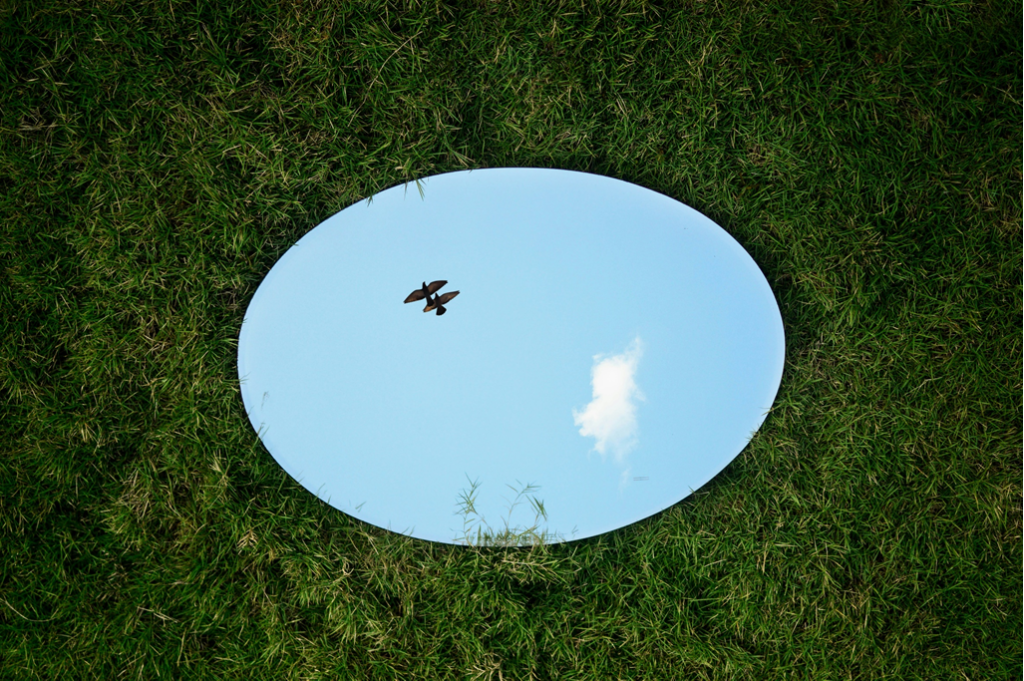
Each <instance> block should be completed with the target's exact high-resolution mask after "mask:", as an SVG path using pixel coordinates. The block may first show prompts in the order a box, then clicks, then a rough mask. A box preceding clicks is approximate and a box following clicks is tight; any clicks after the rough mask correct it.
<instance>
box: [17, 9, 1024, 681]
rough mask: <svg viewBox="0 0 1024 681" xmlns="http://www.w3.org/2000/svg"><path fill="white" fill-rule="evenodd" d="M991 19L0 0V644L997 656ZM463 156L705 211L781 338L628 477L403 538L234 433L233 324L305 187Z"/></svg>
mask: <svg viewBox="0 0 1024 681" xmlns="http://www.w3.org/2000/svg"><path fill="white" fill-rule="evenodd" d="M336 5H337V6H336ZM1021 25H1022V9H1021V3H1020V2H1019V1H1011V0H1007V1H1003V0H991V1H989V2H971V1H967V0H964V1H955V2H954V1H946V0H919V1H909V0H908V1H904V0H892V1H890V2H876V3H871V2H847V1H845V0H828V1H826V0H808V1H807V2H796V3H790V2H741V1H736V2H716V1H714V0H706V1H693V2H680V3H664V4H662V3H658V4H654V3H641V2H629V1H627V0H623V1H622V2H618V3H612V2H608V3H590V2H585V1H584V0H578V1H575V2H564V3H560V4H559V3H556V2H554V0H551V1H549V2H533V3H529V2H500V1H492V0H477V1H476V2H469V1H466V2H460V3H453V4H448V5H446V4H442V3H440V2H416V1H414V0H409V1H408V2H395V3H388V4H385V3H340V2H339V3H332V2H329V1H328V0H323V1H313V2H299V1H297V0H284V1H279V2H269V1H262V2H261V1H260V0H253V1H252V2H249V3H243V2H235V1H230V2H229V1H225V2H222V3H213V2H201V1H199V2H176V1H175V0H159V2H157V1H155V0H154V1H152V2H147V1H145V0H142V1H137V2H120V1H117V0H111V1H103V2H100V1H97V2H94V3H88V2H78V3H76V2H56V1H53V0H34V1H32V2H26V1H21V0H0V220H2V222H0V311H2V322H0V454H2V456H0V542H2V544H0V678H3V679H93V678H95V679H114V678H125V679H171V678H210V679H392V678H403V679H404V678H424V679H449V678H450V679H495V680H499V679H502V680H510V679H770V678H803V679H853V678H857V679H861V678H865V679H867V678H870V679H883V678H885V679H972V680H974V679H1020V678H1021V671H1022V669H1021V668H1022V643H1021V639H1022V608H1021V604H1022V598H1024V594H1022V578H1024V574H1022V536H1021V518H1022V511H1021V498H1022V497H1021V495H1022V488H1021V480H1022V447H1021V443H1022V432H1021V420H1022V383H1021V376H1022V362H1021V336H1022V299H1021V263H1022V255H1024V254H1022V240H1021V233H1022V231H1021V230H1022V222H1021V203H1022V199H1021V197H1022V182H1021V158H1022V134H1021V122H1022V114H1021V73H1022V49H1021ZM499 166H533V167H541V166H542V167H552V168H564V169H571V170H582V171H587V172H592V173H599V174H602V175H608V176H611V177H615V178H620V179H623V180H627V181H629V182H633V183H636V184H639V185H642V186H645V187H648V188H651V189H654V190H657V191H659V192H662V193H664V194H667V195H668V196H671V197H673V198H675V199H677V200H679V201H682V202H684V203H686V204H688V205H690V206H692V207H694V208H696V209H697V210H699V211H701V212H703V213H705V214H706V215H708V216H709V217H710V218H712V219H713V220H715V221H716V222H717V223H718V224H720V225H721V226H722V227H723V228H724V229H725V230H726V231H728V232H729V233H730V234H732V235H733V236H734V237H735V238H736V239H737V240H738V241H739V242H740V243H741V244H743V246H744V247H745V248H746V249H747V251H748V252H749V253H750V254H751V256H752V257H753V258H754V260H755V261H756V262H757V263H758V264H759V265H760V267H761V269H762V271H763V272H764V273H765V276H766V277H767V279H768V281H769V283H770V284H771V285H772V288H773V289H774V291H775V293H776V296H777V299H778V302H779V306H780V309H781V311H782V316H783V319H784V321H785V325H786V333H787V346H788V347H787V362H786V367H785V374H784V376H783V380H782V385H781V388H780V392H779V396H778V398H777V400H776V404H775V407H774V408H773V410H772V412H771V413H770V414H769V416H768V418H767V420H766V421H765V423H764V425H763V427H762V428H761V430H760V431H759V433H758V434H757V435H756V436H755V438H754V439H753V440H752V441H751V443H750V444H749V445H748V447H747V448H746V449H745V450H744V451H743V453H742V454H741V455H740V456H739V457H738V458H737V459H736V460H735V461H734V462H733V463H732V464H731V465H730V466H729V467H728V468H726V470H725V471H724V472H723V473H721V474H720V475H719V476H718V477H717V478H715V480H713V481H712V482H711V483H710V484H708V485H707V486H705V487H704V488H702V489H701V490H699V491H698V492H697V493H696V494H694V495H693V496H691V497H689V498H687V499H686V500H685V501H683V502H681V503H679V504H677V505H675V506H674V507H672V508H671V509H669V510H667V511H665V512H664V513H661V514H659V515H657V516H654V517H652V518H649V519H647V520H644V521H642V522H640V523H637V524H635V525H632V526H629V527H626V528H624V529H621V530H618V531H616V532H613V533H610V534H607V535H603V536H599V537H595V538H592V539H588V540H584V541H580V542H575V543H569V544H558V545H549V546H537V547H533V548H529V549H502V548H473V547H455V546H445V545H432V544H428V543H425V542H421V541H417V540H413V539H409V538H406V537H403V536H400V535H395V534H391V533H388V532H386V531H383V530H380V529H377V528H374V527H371V526H368V525H366V524H364V523H361V522H359V521H357V520H355V519H353V518H351V517H348V516H345V515H343V514H341V513H340V512H337V511H335V510H333V509H332V508H330V507H328V506H326V505H324V504H323V503H321V502H320V501H318V500H317V499H316V498H315V497H314V496H313V495H311V494H309V493H308V492H306V491H305V490H304V489H303V488H301V487H300V486H299V485H298V484H297V483H296V482H294V481H293V480H292V479H290V478H289V477H288V476H287V475H286V474H285V473H284V471H283V470H282V469H281V468H280V467H279V466H278V465H277V464H276V463H275V462H274V461H273V459H271V457H270V456H269V454H268V453H267V452H266V450H265V449H263V447H262V445H261V444H260V442H259V440H258V439H257V437H256V434H255V432H254V431H253V430H252V428H251V426H250V425H249V423H248V420H247V419H246V416H245V412H244V410H243V407H242V402H241V399H240V395H239V385H238V379H237V375H236V370H235V352H236V348H237V338H238V330H239V328H240V326H241V323H242V318H243V314H244V311H245V308H246V305H247V303H248V301H249V300H250V298H251V297H252V295H253V293H254V291H255V290H256V287H257V286H258V285H259V283H260V281H261V278H262V277H263V276H264V275H265V274H266V273H267V272H268V271H269V269H270V268H271V266H272V265H273V264H274V262H275V261H276V259H277V258H278V257H280V256H281V255H282V254H283V253H284V252H285V251H286V250H287V249H288V248H289V246H290V245H292V244H293V243H294V242H295V241H296V240H298V239H299V238H300V237H301V236H302V235H303V234H305V233H306V232H308V231H309V230H310V229H312V228H313V227H315V226H316V225H317V224H318V223H319V222H321V221H322V220H324V219H326V218H327V217H329V216H330V215H332V214H334V213H336V212H337V211H339V210H341V209H343V208H345V207H346V206H348V205H350V204H352V203H354V202H356V201H358V200H361V199H363V198H366V197H367V196H370V195H372V194H373V193H375V192H378V191H380V190H382V189H385V188H387V187H390V186H393V185H395V184H398V183H402V182H409V181H412V180H414V179H416V178H422V177H426V176H429V175H432V174H436V173H441V172H447V171H453V170H462V169H467V168H485V167H499Z"/></svg>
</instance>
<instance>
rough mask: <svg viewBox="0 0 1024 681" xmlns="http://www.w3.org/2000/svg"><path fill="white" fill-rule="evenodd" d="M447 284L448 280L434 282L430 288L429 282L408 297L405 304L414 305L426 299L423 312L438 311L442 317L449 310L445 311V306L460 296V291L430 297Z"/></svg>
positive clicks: (438, 314)
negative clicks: (413, 303)
mask: <svg viewBox="0 0 1024 681" xmlns="http://www.w3.org/2000/svg"><path fill="white" fill-rule="evenodd" d="M447 283H448V281H447V280H441V281H432V282H430V285H429V286H428V285H427V282H423V286H422V287H421V288H418V289H416V290H415V291H413V292H412V293H410V294H409V295H408V296H406V298H405V302H407V303H412V302H415V301H417V300H423V299H426V301H427V306H426V307H425V308H423V311H424V312H430V311H431V310H437V316H439V317H440V316H441V315H443V314H444V313H445V312H447V311H448V310H447V309H445V306H444V304H445V303H447V302H448V301H449V300H451V299H452V298H454V297H455V296H457V295H459V292H458V291H452V292H451V293H445V294H444V295H435V296H434V297H433V298H431V297H430V296H431V295H433V294H435V293H437V292H438V291H439V290H440V289H441V287H442V286H444V285H445V284H447Z"/></svg>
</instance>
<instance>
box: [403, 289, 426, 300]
mask: <svg viewBox="0 0 1024 681" xmlns="http://www.w3.org/2000/svg"><path fill="white" fill-rule="evenodd" d="M423 298H424V295H423V289H421V288H418V289H416V290H415V291H413V292H412V293H410V294H409V295H408V296H407V297H406V299H405V302H407V303H412V302H415V301H417V300H423Z"/></svg>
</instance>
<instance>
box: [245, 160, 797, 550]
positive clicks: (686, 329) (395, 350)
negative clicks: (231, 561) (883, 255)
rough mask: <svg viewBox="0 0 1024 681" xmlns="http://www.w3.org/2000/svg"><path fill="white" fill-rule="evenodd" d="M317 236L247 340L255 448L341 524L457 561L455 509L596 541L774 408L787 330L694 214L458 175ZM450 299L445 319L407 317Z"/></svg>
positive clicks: (525, 176) (627, 197)
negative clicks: (258, 444) (436, 299)
mask: <svg viewBox="0 0 1024 681" xmlns="http://www.w3.org/2000/svg"><path fill="white" fill-rule="evenodd" d="M420 184H421V186H420V189H422V196H421V192H420V191H419V190H418V188H417V187H416V185H414V184H410V185H409V186H407V187H406V186H398V187H393V188H391V189H388V190H386V191H384V192H381V193H380V194H378V195H376V196H374V197H373V198H372V200H369V201H361V202H359V203H357V204H355V205H353V206H351V207H349V208H347V209H345V210H343V211H341V212H340V213H338V214H337V215H335V216H333V217H331V218H330V219H328V220H326V221H325V222H324V223H322V224H321V225H319V226H317V227H316V228H315V229H313V230H312V231H310V232H309V233H308V234H307V235H306V236H304V237H303V238H302V239H301V240H300V241H299V242H298V243H297V244H296V245H295V246H294V247H293V248H291V249H290V250H289V251H288V252H287V253H285V255H284V256H283V257H282V258H281V259H280V260H279V261H278V262H277V263H276V264H275V265H274V267H273V269H272V270H271V271H270V272H269V273H268V275H267V276H266V278H265V279H264V281H263V282H262V283H261V285H260V287H259V288H258V290H257V292H256V294H255V295H254V297H253V299H252V301H251V303H250V306H249V309H248V310H247V312H246V316H245V321H244V323H243V326H242V330H241V334H240V339H239V377H240V379H241V381H242V396H243V400H244V402H245V406H246V410H247V413H248V414H249V418H250V420H251V421H252V423H253V426H254V427H255V428H256V429H257V430H258V431H259V432H260V437H261V439H262V441H263V443H264V444H265V445H266V447H267V449H268V450H269V451H270V453H271V455H272V456H273V457H274V458H275V459H276V460H277V461H278V462H279V463H280V464H281V465H282V466H283V467H284V469H285V470H286V471H288V473H289V474H291V475H292V476H293V477H295V478H296V479H297V480H299V481H300V482H301V483H302V484H303V485H304V486H305V487H306V488H307V489H309V490H310V491H312V492H313V493H315V494H318V495H319V496H320V497H321V498H322V499H324V500H325V501H327V502H328V503H330V504H331V505H332V506H334V507H336V508H338V509H340V510H342V511H344V512H346V513H350V514H352V515H354V516H355V517H357V518H360V519H361V520H364V521H367V522H370V523H372V524H374V525H377V526H380V527H386V528H389V529H392V530H395V531H398V532H403V533H406V534H411V535H412V536H415V537H419V538H423V539H430V540H434V541H443V542H453V541H455V539H456V537H458V536H459V535H460V534H462V532H463V518H461V517H460V516H459V515H458V514H457V510H458V500H459V499H460V494H462V493H464V492H465V490H466V489H467V487H468V482H467V481H476V482H477V484H478V485H477V487H476V490H475V494H476V501H475V506H476V511H477V514H478V515H479V517H480V518H482V519H485V521H486V522H487V523H488V524H490V525H492V526H494V525H497V524H501V523H504V522H509V523H510V524H511V526H513V527H514V526H528V525H529V524H530V523H532V522H534V518H535V513H534V511H533V509H531V508H530V506H529V504H520V505H519V506H517V507H516V508H515V509H513V510H512V511H511V514H510V512H509V510H508V508H509V506H510V504H511V503H512V500H513V499H514V498H515V492H514V491H512V490H511V489H510V488H509V485H512V486H514V487H519V488H522V487H523V486H525V485H532V486H534V487H535V491H534V492H533V493H534V495H535V496H536V498H537V499H540V500H543V502H544V507H545V510H546V514H547V518H546V521H545V523H546V525H545V529H547V530H548V531H549V532H553V533H557V534H558V535H559V536H560V537H562V538H564V539H574V538H583V537H587V536H592V535H595V534H599V533H602V532H606V531H609V530H612V529H615V528H618V527H621V526H623V525H626V524H629V523H631V522H635V521H637V520H640V519H642V518H645V517H647V516H649V515H652V514H653V513H656V512H658V511H660V510H662V509H664V508H667V507H668V506H671V505H672V504H674V503H676V502H678V501H679V500H681V499H683V498H685V497H686V496H688V495H689V494H690V492H691V491H692V490H695V489H697V488H699V487H700V486H701V485H703V484H704V483H705V482H707V481H708V480H709V479H711V477H713V476H714V475H715V474H717V473H718V472H719V471H720V470H721V469H722V468H723V467H724V466H725V465H727V464H728V463H729V461H731V460H732V459H733V458H734V457H735V456H736V455H737V454H738V453H739V452H740V451H741V450H742V448H743V447H744V446H745V445H746V443H747V441H748V440H749V438H750V436H751V433H752V432H753V431H754V430H756V429H757V428H758V427H759V426H760V424H761V422H762V421H763V418H764V415H765V413H766V412H767V410H768V409H769V408H770V406H771V404H772V401H773V400H774V397H775V394H776V391H777V389H778V385H779V381H780V379H781V375H782V367H783V359H784V338H783V327H782V320H781V317H780V315H779V310H778V307H777V305H776V302H775V298H774V296H773V294H772V291H771V289H770V288H769V286H768V283H767V282H766V281H765V279H764V277H763V275H762V274H761V272H760V270H759V269H758V267H757V265H756V264H755V263H754V262H753V260H752V259H751V258H750V257H749V255H748V254H747V253H746V252H745V251H744V250H743V249H742V247H741V246H740V245H739V244H738V243H737V242H736V241H735V240H734V239H732V238H731V237H730V236H729V235H728V234H727V233H726V232H725V231H723V230H722V229H721V228H720V227H718V226H717V225H715V224H714V223H713V222H711V221H710V220H709V219H707V218H706V217H704V216H703V215H701V214H700V213H698V212H697V211H695V210H692V209H690V208H688V207H686V206H684V205H683V204H681V203H679V202H677V201H674V200H672V199H670V198H668V197H666V196H663V195H661V194H658V193H656V192H653V191H650V190H647V189H644V188H642V187H638V186H636V185H633V184H629V183H626V182H622V181H619V180H614V179H611V178H606V177H602V176H597V175H591V174H586V173H577V172H570V171H559V170H545V169H508V168H504V169H487V170H475V171H465V172H457V173H449V174H445V175H438V176H434V177H431V178H427V179H425V180H422V181H421V183H420ZM437 279H446V280H448V284H447V285H446V286H445V287H444V289H442V291H441V292H442V293H444V292H447V291H455V290H458V291H460V294H459V296H458V297H457V298H455V299H454V300H452V301H451V302H449V303H448V304H446V307H447V309H448V311H447V313H446V314H445V315H444V316H441V317H438V316H435V314H434V313H427V314H424V313H423V312H422V311H421V310H422V308H423V304H422V303H411V304H404V303H403V302H402V301H403V300H404V299H405V298H406V296H407V295H408V294H409V292H410V291H412V290H413V289H415V288H418V287H419V286H420V283H421V282H422V281H426V282H431V281H433V280H437Z"/></svg>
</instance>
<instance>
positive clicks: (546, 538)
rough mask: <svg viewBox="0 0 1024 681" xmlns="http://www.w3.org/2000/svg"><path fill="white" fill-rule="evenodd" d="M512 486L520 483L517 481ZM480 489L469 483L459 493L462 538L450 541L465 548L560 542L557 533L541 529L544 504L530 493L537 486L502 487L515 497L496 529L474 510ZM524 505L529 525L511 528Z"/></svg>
mask: <svg viewBox="0 0 1024 681" xmlns="http://www.w3.org/2000/svg"><path fill="white" fill-rule="evenodd" d="M468 478H469V476H467V479H468ZM516 483H517V484H520V483H519V481H518V480H517V481H516ZM480 486H481V483H480V481H479V480H469V489H464V490H462V491H461V492H459V500H458V503H457V507H458V511H457V512H456V515H461V516H462V535H460V536H458V537H455V539H454V541H456V542H458V543H461V544H466V545H468V546H534V545H538V544H547V543H550V542H553V541H562V537H561V536H560V535H559V534H558V533H555V532H549V531H548V530H547V529H546V528H542V527H541V524H542V523H543V522H546V521H547V519H548V513H547V510H546V509H545V508H544V501H543V500H541V499H538V498H537V497H536V496H535V495H534V492H536V491H537V490H539V489H540V486H539V485H532V484H526V485H523V486H522V488H521V489H520V488H517V487H515V486H513V485H506V487H508V488H509V489H510V490H512V491H513V492H514V493H515V496H514V497H513V498H512V500H511V501H510V502H509V504H508V507H507V509H506V515H505V516H504V517H503V518H502V521H501V525H500V526H499V527H498V528H497V529H496V528H494V527H492V526H491V525H490V523H488V522H487V519H486V518H485V517H484V516H483V515H481V514H480V513H479V512H478V511H477V508H476V502H477V495H478V493H479V489H480ZM524 502H525V503H528V504H529V505H530V508H531V509H533V514H534V515H533V522H532V523H531V524H530V525H528V526H525V527H524V526H521V525H513V524H512V514H513V513H514V512H515V510H516V508H517V507H519V506H521V505H522V504H523V503H524Z"/></svg>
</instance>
